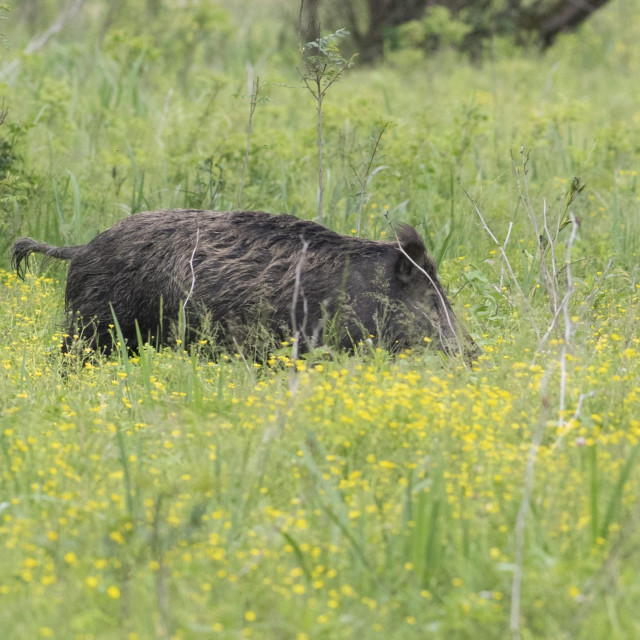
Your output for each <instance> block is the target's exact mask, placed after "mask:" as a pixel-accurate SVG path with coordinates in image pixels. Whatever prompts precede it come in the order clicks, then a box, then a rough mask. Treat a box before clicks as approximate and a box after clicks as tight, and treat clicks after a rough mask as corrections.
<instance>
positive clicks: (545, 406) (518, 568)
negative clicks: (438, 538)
mask: <svg viewBox="0 0 640 640" xmlns="http://www.w3.org/2000/svg"><path fill="white" fill-rule="evenodd" d="M550 377H551V369H547V371H546V372H545V375H544V376H543V378H542V380H541V381H540V401H541V402H540V404H541V409H540V416H539V418H538V424H537V425H536V427H535V430H534V433H533V438H532V441H531V445H530V447H529V453H528V455H527V464H526V466H525V471H524V487H523V495H522V500H521V502H520V507H519V509H518V515H517V516H516V526H515V532H514V535H515V550H514V569H513V580H512V582H511V611H510V615H509V629H510V631H511V637H512V639H513V640H520V638H521V635H520V603H521V600H522V580H523V576H524V535H525V530H526V524H527V515H528V513H529V507H530V503H531V495H532V493H533V479H534V472H535V466H536V459H537V457H538V451H539V449H540V445H541V444H542V438H543V436H544V432H545V429H546V425H547V416H548V413H549V405H550V403H549V399H548V397H547V395H546V391H547V385H548V384H549V378H550Z"/></svg>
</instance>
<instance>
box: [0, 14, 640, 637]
mask: <svg viewBox="0 0 640 640" xmlns="http://www.w3.org/2000/svg"><path fill="white" fill-rule="evenodd" d="M138 4H139V5H140V6H138ZM631 5H634V6H631ZM635 5H637V3H631V4H630V5H627V4H624V3H621V2H612V3H611V5H610V6H608V7H607V8H606V9H603V10H602V11H600V12H598V13H597V14H596V15H595V16H594V17H593V18H592V19H591V20H590V21H589V23H587V24H586V25H585V26H584V28H583V29H582V30H581V31H580V32H579V33H578V34H573V35H567V36H564V37H563V38H562V39H561V40H560V41H559V43H558V45H557V46H556V47H554V48H553V49H552V50H550V51H549V52H548V53H547V54H545V56H544V57H538V56H536V55H531V54H522V53H520V52H518V51H516V50H514V49H512V48H511V46H510V45H509V43H507V42H496V43H494V45H493V48H492V50H491V51H490V55H488V57H487V60H486V62H485V64H484V65H483V66H482V67H474V66H472V65H470V64H469V63H468V62H467V61H465V60H464V59H462V58H460V57H458V56H457V55H455V54H453V53H451V52H447V51H443V52H440V53H438V54H435V55H434V56H433V57H431V58H429V59H423V58H422V57H421V55H422V54H421V53H420V52H417V51H412V50H401V51H396V52H392V53H391V55H390V56H389V58H390V59H389V61H388V62H387V63H386V64H385V65H382V66H378V67H376V68H368V69H356V70H354V71H350V72H349V74H347V75H346V77H345V78H344V79H343V80H341V82H340V83H338V84H336V85H335V86H334V87H332V89H331V92H329V93H328V94H327V96H326V101H325V105H324V107H325V117H324V134H323V135H324V143H325V149H324V160H325V168H326V169H327V172H326V174H325V201H324V202H325V205H324V212H325V220H324V222H325V224H327V225H328V226H330V227H332V228H334V229H336V230H338V231H340V232H342V233H347V234H350V233H353V234H355V233H356V226H357V225H358V223H359V220H360V213H359V211H360V205H361V197H362V195H361V184H360V183H359V182H358V179H357V176H354V171H353V169H352V168H351V167H352V166H354V167H356V168H359V169H362V170H364V165H363V164H362V163H363V160H362V159H363V158H365V159H366V162H367V163H368V162H369V159H370V156H369V153H370V149H371V148H372V143H373V141H375V139H376V135H377V133H378V132H379V131H380V126H381V124H380V122H381V119H382V120H383V121H384V122H387V121H388V122H390V123H391V124H390V126H389V128H388V129H387V130H386V131H385V133H384V136H383V137H382V139H381V141H380V145H379V150H378V154H377V155H376V157H375V159H374V162H373V163H372V164H371V167H370V179H369V181H368V183H367V185H366V193H365V194H364V197H365V202H364V206H363V208H362V218H361V223H362V235H365V236H367V237H372V238H384V237H388V236H389V228H388V224H387V221H386V219H385V214H387V215H389V216H390V217H391V218H392V219H393V220H399V221H400V220H401V221H404V222H408V223H411V224H414V225H416V226H417V228H418V229H419V231H420V232H421V233H422V234H424V236H425V239H426V241H427V244H428V246H429V249H430V251H431V252H432V253H433V255H434V256H437V258H438V263H439V272H440V274H441V278H442V280H443V281H444V282H445V283H446V284H447V285H448V289H449V297H450V299H452V301H453V304H454V306H455V308H456V312H457V314H458V316H459V317H461V318H463V319H464V320H465V322H466V324H467V326H468V327H469V329H470V331H471V332H472V334H473V335H474V338H475V339H476V340H477V342H478V343H479V344H480V345H481V346H482V348H483V352H484V355H483V356H482V357H481V358H480V360H479V362H478V365H477V366H476V367H473V368H468V367H466V366H464V364H463V363H461V362H460V361H459V360H457V359H447V358H445V357H444V356H442V355H441V354H438V353H434V352H431V351H421V350H416V351H413V352H406V353H402V354H400V355H398V356H396V357H391V356H389V355H388V354H387V353H385V352H383V351H380V350H377V349H375V348H373V347H367V346H363V348H362V350H361V351H360V352H358V353H356V354H354V355H351V356H349V355H347V354H335V355H334V357H333V358H332V359H331V360H326V359H323V358H322V357H320V356H319V355H317V354H314V355H313V357H310V358H307V359H302V360H298V361H297V362H293V360H292V357H293V351H292V348H291V345H288V344H285V345H282V348H281V349H280V350H277V351H276V352H274V353H273V354H271V355H270V357H268V358H266V359H265V361H264V362H263V363H262V364H258V363H254V362H253V361H247V360H245V359H244V358H243V357H242V355H241V354H235V353H228V354H226V355H224V356H222V357H220V358H218V359H211V358H208V357H207V353H208V348H209V345H208V344H206V343H199V344H196V345H192V346H187V347H186V350H184V351H181V350H180V349H177V350H169V349H166V350H156V349H154V348H153V347H152V346H150V345H146V346H145V347H144V348H143V349H142V350H141V352H140V353H139V354H136V355H131V354H130V353H128V351H127V350H126V348H124V345H121V348H119V349H116V350H115V351H114V354H113V355H112V356H111V357H110V358H108V359H106V358H96V359H95V360H93V361H91V362H90V363H89V364H87V365H86V366H79V365H77V364H76V362H75V361H74V360H73V358H70V357H67V356H63V355H62V354H61V353H60V351H59V348H58V347H59V345H60V343H61V340H62V333H61V326H62V308H63V297H64V284H63V283H64V271H63V270H62V269H60V268H57V267H55V266H53V265H51V266H49V267H46V268H44V269H42V270H38V269H35V270H34V273H33V274H31V275H29V276H28V277H27V278H26V280H25V281H24V282H23V281H20V280H18V279H17V277H16V276H15V275H14V274H12V273H10V272H9V271H8V261H5V263H4V265H3V266H4V267H5V268H6V269H5V270H3V271H1V272H0V296H1V299H2V305H0V327H1V328H2V333H3V335H4V336H5V339H4V340H3V342H2V343H1V344H0V457H1V459H2V464H1V465H0V566H2V568H3V570H2V572H1V574H0V604H1V605H2V606H0V627H1V628H3V629H4V630H5V631H4V633H5V636H6V637H7V638H11V639H13V638H26V637H29V638H37V637H45V638H46V637H52V638H61V639H67V638H83V639H88V638H128V639H131V640H132V639H134V638H152V637H158V638H196V637H206V638H207V637H213V638H215V637H220V638H239V637H255V638H279V639H280V638H281V639H284V640H288V639H291V640H294V639H295V640H305V639H308V640H311V639H322V638H331V639H334V638H345V639H346V638H353V637H355V636H359V637H362V638H376V637H391V638H403V639H404V638H414V637H415V638H425V637H433V638H447V639H448V640H449V639H456V638H460V639H462V638H478V637H480V638H487V639H491V638H496V639H497V638H505V637H509V635H510V634H511V636H512V637H522V638H527V639H528V638H541V639H542V638H544V639H547V638H585V639H586V638H605V637H607V638H612V639H618V638H619V639H621V640H622V639H624V640H626V639H627V638H631V637H635V636H637V635H639V634H640V627H639V623H638V619H637V613H636V612H637V602H638V601H639V599H640V587H639V586H638V582H637V579H636V573H637V572H636V571H635V567H636V566H637V565H638V562H640V555H639V552H638V533H637V531H638V513H639V506H640V505H639V504H638V495H640V472H639V468H638V455H639V449H640V419H638V416H640V382H639V381H640V357H639V355H638V349H639V344H640V333H639V331H638V315H639V311H640V305H639V295H640V280H639V278H638V275H639V274H638V268H637V264H638V254H637V252H638V244H637V238H638V233H637V231H638V230H639V229H638V222H637V220H638V212H639V208H640V197H639V194H638V191H637V172H638V161H639V158H640V151H639V150H638V149H637V148H636V145H635V142H634V140H635V139H637V134H638V127H639V126H640V124H639V120H638V111H637V104H638V95H637V93H638V88H637V87H636V85H635V84H634V83H632V82H630V81H629V78H631V77H634V75H633V74H634V73H635V74H637V71H638V68H637V65H638V62H637V60H638V59H640V58H639V57H638V55H637V54H638V44H637V38H636V37H635V34H636V33H637V28H638V26H639V25H640V23H639V22H638V17H637V13H638V12H637V11H635V9H634V7H635ZM96 6H97V7H98V9H99V8H100V6H101V5H96ZM132 6H133V9H132V11H133V13H132V14H131V16H130V17H129V19H128V22H125V21H122V22H118V20H119V18H117V17H116V18H114V20H115V23H114V24H113V25H112V26H111V28H110V29H109V30H108V31H107V33H106V35H104V38H103V40H102V41H101V42H102V44H101V45H99V46H96V45H95V44H94V43H95V42H96V41H97V40H96V38H95V34H96V33H97V32H98V31H99V28H100V19H101V17H103V14H102V13H100V11H97V13H88V12H87V13H85V14H84V18H82V21H81V22H79V23H77V24H74V25H73V27H71V28H70V29H69V30H68V31H66V32H63V33H62V34H61V35H60V36H59V38H57V39H56V40H55V41H53V40H52V41H51V42H50V43H49V44H48V45H47V48H46V50H43V51H42V52H40V53H38V54H33V55H31V56H24V57H23V58H22V59H21V60H20V64H19V67H18V71H13V72H12V73H11V74H9V76H3V75H2V69H1V68H0V80H1V81H2V82H3V85H2V92H3V94H5V95H6V99H7V103H8V106H9V108H10V114H9V117H8V118H7V121H6V122H5V123H4V125H3V126H2V129H1V130H0V134H1V135H3V136H4V138H5V140H6V141H7V142H8V144H10V145H11V148H12V149H13V152H14V154H15V156H16V159H15V160H14V161H12V163H11V165H10V167H9V169H8V172H7V173H5V174H4V175H0V181H1V182H0V207H1V211H2V217H1V218H0V226H1V229H2V234H1V235H0V245H1V246H0V248H2V250H5V249H6V248H7V247H8V246H9V245H10V243H11V242H12V240H13V239H14V238H15V237H17V236H19V235H22V234H30V235H33V236H34V237H37V238H39V239H43V240H47V241H50V242H54V243H80V242H86V241H87V240H89V239H90V238H91V237H93V235H95V233H96V232H98V231H99V230H102V229H104V228H106V227H107V226H109V225H110V224H111V223H112V222H115V221H116V220H118V219H120V218H122V217H123V216H125V215H128V214H131V213H135V212H137V211H140V210H144V209H147V208H155V207H173V206H190V207H191V206H206V207H215V208H219V209H225V208H233V207H234V206H235V204H236V203H237V198H238V190H239V187H240V185H241V182H242V181H243V180H244V185H243V195H242V198H243V206H246V207H247V208H260V209H266V210H272V211H287V212H290V213H295V214H296V215H299V216H301V217H308V218H312V217H313V212H314V211H315V205H316V198H317V172H316V167H315V158H316V154H317V150H316V149H315V146H314V145H315V135H316V130H315V126H316V121H315V118H316V113H315V107H314V103H313V101H312V100H311V99H310V98H309V96H307V95H306V94H305V92H304V90H303V89H302V88H300V87H299V84H300V83H299V80H297V79H296V76H297V72H296V69H295V64H296V61H295V60H296V59H295V51H294V45H295V43H294V42H293V40H294V38H292V37H289V40H287V37H285V36H283V37H284V40H283V45H282V46H281V47H278V48H277V50H276V48H275V47H274V34H277V33H280V32H282V33H283V34H286V30H285V28H284V27H283V26H281V25H280V24H279V23H277V22H276V21H275V20H274V19H273V18H272V17H270V16H269V15H268V12H267V13H266V14H265V16H266V17H263V20H264V22H260V23H259V22H258V21H257V20H256V22H255V23H252V22H251V21H250V19H249V18H247V17H246V16H245V15H240V14H239V13H234V11H236V9H234V8H233V6H232V5H230V8H229V10H228V11H227V10H224V9H222V8H220V7H218V6H214V5H212V7H213V8H211V9H210V10H205V9H203V10H202V13H201V14H198V13H197V12H196V14H193V12H192V13H190V11H192V10H191V9H190V8H189V6H187V7H186V8H183V9H179V8H175V9H174V11H173V12H172V13H171V14H168V15H161V16H160V17H158V18H157V19H156V20H155V21H150V22H149V23H148V24H145V26H146V27H147V28H146V29H144V30H142V29H137V28H134V27H135V26H136V24H137V25H140V24H142V22H141V21H142V17H141V16H143V15H144V13H143V11H144V9H143V3H132ZM269 6H270V5H268V3H262V4H260V10H261V11H264V10H265V7H266V9H268V8H269ZM635 8H637V7H635ZM261 15H262V14H261ZM136 20H137V21H138V22H136ZM261 20H262V19H261ZM199 25H200V26H199ZM202 25H205V27H206V29H205V27H203V26H202ZM266 25H270V29H267V28H266ZM43 26H44V27H46V26H47V25H43ZM18 27H19V25H16V30H15V31H10V33H15V36H13V37H14V38H15V40H13V41H12V42H11V44H12V46H15V47H16V48H17V49H19V48H20V47H21V46H23V45H24V43H26V41H27V40H28V38H29V35H28V34H27V33H26V32H25V33H24V34H23V35H21V31H20V28H18ZM279 30H281V31H279ZM4 31H5V32H6V31H8V30H7V29H6V28H5V29H4ZM140 33H143V34H144V35H140ZM185 34H187V36H188V37H186V36H185ZM183 36H185V37H183ZM189 43H190V44H189ZM5 53H6V55H7V58H10V57H11V55H13V54H10V53H9V52H7V51H6V50H5ZM246 56H251V57H252V60H253V61H254V62H255V66H256V73H259V75H260V78H261V88H260V98H259V99H258V101H257V104H256V107H255V112H254V115H253V120H252V135H251V144H250V151H249V156H248V162H247V166H246V175H245V176H244V177H243V173H244V168H243V167H244V158H245V150H246V143H247V134H246V130H247V120H246V119H247V113H248V111H249V100H250V95H249V93H250V91H249V93H247V90H246V89H245V84H246V83H245V79H246V71H245V69H244V61H245V59H246ZM258 60H261V62H260V64H258V62H257V61H258ZM263 81H264V84H263ZM292 85H295V88H294V87H293V86H292ZM245 93H246V95H245ZM18 105H19V108H18ZM521 145H523V146H525V148H526V149H530V150H531V153H530V161H529V165H528V173H527V185H528V194H527V193H525V192H524V190H523V187H522V184H521V187H520V190H519V188H518V183H517V180H516V176H515V173H514V167H513V164H512V159H511V155H512V152H513V156H514V157H515V159H516V164H517V163H519V162H520V156H519V149H520V146H521ZM7 157H8V156H7ZM520 170H522V166H521V165H520ZM523 175H524V174H522V173H521V174H520V176H521V177H522V176H523ZM574 176H579V177H580V178H581V179H582V180H583V182H584V183H586V188H585V190H584V191H583V192H582V193H581V194H580V195H579V196H578V198H577V199H576V200H575V201H574V202H573V203H572V204H571V206H570V210H569V213H570V215H571V216H573V217H577V218H579V221H580V226H579V228H578V230H577V236H576V238H575V241H574V242H573V244H571V242H570V226H568V227H567V228H565V229H563V230H562V231H561V232H560V233H559V235H558V240H557V242H555V243H554V248H555V249H556V260H555V262H553V265H555V267H556V269H557V277H556V280H555V285H556V286H557V287H558V289H557V292H558V293H559V295H560V296H562V295H564V294H565V293H566V291H567V287H566V275H567V265H566V263H565V256H566V255H567V250H570V251H569V259H570V272H571V275H572V277H573V291H572V292H571V294H570V296H568V298H567V300H568V302H567V306H566V311H567V314H568V317H569V323H568V324H567V323H566V322H565V321H564V320H563V319H562V317H561V316H559V318H558V319H556V320H554V309H553V305H552V304H551V303H550V297H551V290H550V288H549V283H548V281H547V280H545V277H544V273H543V259H542V257H541V253H540V244H539V242H538V239H537V237H536V234H535V232H534V228H533V226H532V222H531V212H532V214H533V216H534V217H535V219H536V221H537V223H538V224H540V225H541V224H542V222H543V215H542V212H543V207H544V202H546V203H547V206H548V208H547V212H548V219H549V221H550V224H555V221H556V220H557V219H558V218H559V217H561V216H564V215H565V208H566V201H567V194H568V193H569V192H570V188H571V184H572V180H573V177H574ZM464 191H467V192H468V193H469V195H470V198H471V199H472V200H473V202H472V201H471V199H470V198H467V197H466V196H465V194H464ZM474 202H475V203H477V207H478V209H479V210H480V212H481V213H482V215H483V217H484V218H485V220H486V223H487V225H488V226H489V227H490V229H491V230H492V232H493V233H495V235H496V237H497V238H498V240H499V241H500V242H501V243H502V244H503V246H504V244H505V238H506V236H507V233H508V232H509V230H510V229H511V231H510V235H509V241H508V243H506V247H505V256H506V259H505V258H503V257H502V254H501V252H500V250H499V248H498V247H496V246H495V244H494V243H493V242H492V241H491V238H490V237H489V235H488V234H487V233H485V231H484V230H483V228H482V225H481V223H480V220H479V217H478V215H477V212H476V211H475V208H474ZM529 205H530V206H531V210H528V209H527V207H528V206H529ZM528 211H529V213H528ZM566 215H569V214H566ZM563 219H565V218H563ZM612 258H613V262H611V263H610V260H611V259H612ZM506 260H508V261H509V264H510V265H511V267H512V270H513V272H514V275H515V277H516V279H517V283H518V286H519V287H520V288H521V290H522V292H523V295H524V299H523V296H521V295H520V293H519V291H518V287H517V286H516V283H515V282H514V280H513V278H512V277H511V276H510V274H509V271H508V269H507V264H506ZM544 264H545V265H547V266H548V267H549V268H551V267H552V266H553V265H552V262H551V257H550V256H548V255H547V257H546V258H544ZM567 327H568V328H569V332H568V333H567V332H566V329H567ZM549 328H551V331H550V332H549V336H548V339H547V340H545V341H544V343H539V341H538V339H537V338H536V335H540V336H543V335H545V332H547V330H548V329H549ZM117 330H118V328H117V324H116V325H115V326H114V335H116V336H117ZM567 335H568V336H569V338H570V339H569V341H568V343H566V344H565V338H566V336H567ZM562 363H564V365H563V364H562ZM563 366H564V373H563ZM563 406H564V411H562V410H561V407H563ZM537 433H540V434H541V441H540V445H539V447H538V448H537V449H536V454H537V456H536V459H535V468H534V470H533V476H532V485H531V487H530V490H527V488H526V486H527V485H526V483H525V467H526V464H527V460H528V459H529V456H530V450H531V445H532V442H535V440H536V434H537ZM523 501H524V503H525V504H527V505H528V512H527V515H526V520H525V529H524V538H523V541H522V548H521V549H519V548H518V544H519V543H518V536H517V534H516V522H517V519H518V513H519V511H520V509H521V507H522V504H523ZM520 552H521V553H520ZM520 556H521V557H522V565H521V567H518V558H519V557H520ZM518 570H521V571H522V595H521V599H520V607H519V615H518V618H517V620H518V628H517V629H516V630H510V626H509V618H510V614H511V609H512V605H513V600H514V592H513V578H514V573H515V572H517V571H518Z"/></svg>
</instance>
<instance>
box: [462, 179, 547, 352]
mask: <svg viewBox="0 0 640 640" xmlns="http://www.w3.org/2000/svg"><path fill="white" fill-rule="evenodd" d="M460 188H461V189H462V191H463V193H464V194H465V195H466V196H467V198H469V201H470V202H471V204H472V205H473V208H474V209H475V211H476V213H477V214H478V217H479V218H480V222H481V224H482V227H483V228H484V230H485V231H486V232H487V233H488V234H489V236H490V237H491V239H492V240H493V242H494V243H495V244H496V246H497V247H498V249H499V250H500V253H501V254H502V259H503V260H504V262H505V264H506V265H507V269H508V271H509V275H510V276H511V279H512V280H513V283H514V285H515V286H516V289H517V290H518V293H519V294H520V297H521V298H522V300H523V302H524V303H525V305H526V307H527V311H528V312H529V317H530V319H531V326H532V327H533V330H534V332H535V334H536V338H537V339H538V342H539V341H540V331H539V330H538V327H537V326H536V323H535V319H534V313H533V308H532V307H531V303H530V302H529V300H528V299H527V296H525V295H524V291H522V288H521V287H520V283H519V282H518V278H517V277H516V274H515V273H514V271H513V268H512V267H511V263H510V262H509V258H508V257H507V254H506V252H505V250H504V247H503V246H502V245H501V244H500V242H499V241H498V239H497V238H496V236H495V235H494V233H493V231H491V229H490V228H489V225H487V222H486V220H485V219H484V216H483V215H482V212H481V211H480V208H479V207H478V203H477V202H476V201H475V200H473V198H472V197H471V196H470V195H469V193H467V191H466V189H465V188H464V187H463V186H462V185H460Z"/></svg>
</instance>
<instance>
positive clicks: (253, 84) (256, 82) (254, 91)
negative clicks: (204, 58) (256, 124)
mask: <svg viewBox="0 0 640 640" xmlns="http://www.w3.org/2000/svg"><path fill="white" fill-rule="evenodd" d="M247 72H248V76H249V91H250V92H251V98H250V102H249V121H248V122H247V146H246V148H245V150H244V162H243V163H242V173H241V175H240V189H239V190H238V209H241V208H242V192H243V190H244V180H245V175H246V173H247V165H248V164H249V149H250V146H251V134H252V132H253V113H254V111H255V110H256V103H257V101H258V93H259V91H260V76H256V77H255V78H254V77H253V67H252V66H251V63H250V62H247Z"/></svg>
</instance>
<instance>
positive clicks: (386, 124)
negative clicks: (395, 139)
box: [351, 122, 389, 237]
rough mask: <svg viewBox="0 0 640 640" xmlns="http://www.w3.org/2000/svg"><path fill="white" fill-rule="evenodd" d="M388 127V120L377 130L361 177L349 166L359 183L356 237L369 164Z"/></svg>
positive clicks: (360, 220)
mask: <svg viewBox="0 0 640 640" xmlns="http://www.w3.org/2000/svg"><path fill="white" fill-rule="evenodd" d="M388 128H389V123H388V122H384V123H382V126H381V127H380V131H379V132H378V135H377V136H376V139H375V142H374V144H373V149H372V150H371V155H370V156H369V162H368V164H367V168H366V169H365V172H364V175H363V176H362V178H360V177H359V176H358V173H357V172H356V170H355V169H354V167H353V166H352V167H351V170H352V171H353V173H354V174H355V176H356V179H357V180H358V183H359V184H360V201H359V203H358V224H357V228H356V235H357V236H358V237H360V231H361V228H362V209H363V207H364V192H365V189H366V187H367V182H368V181H369V174H370V173H371V165H372V164H373V161H374V160H375V157H376V154H377V152H378V146H379V145H380V140H381V139H382V136H383V135H384V132H385V131H386V130H387V129H388Z"/></svg>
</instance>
